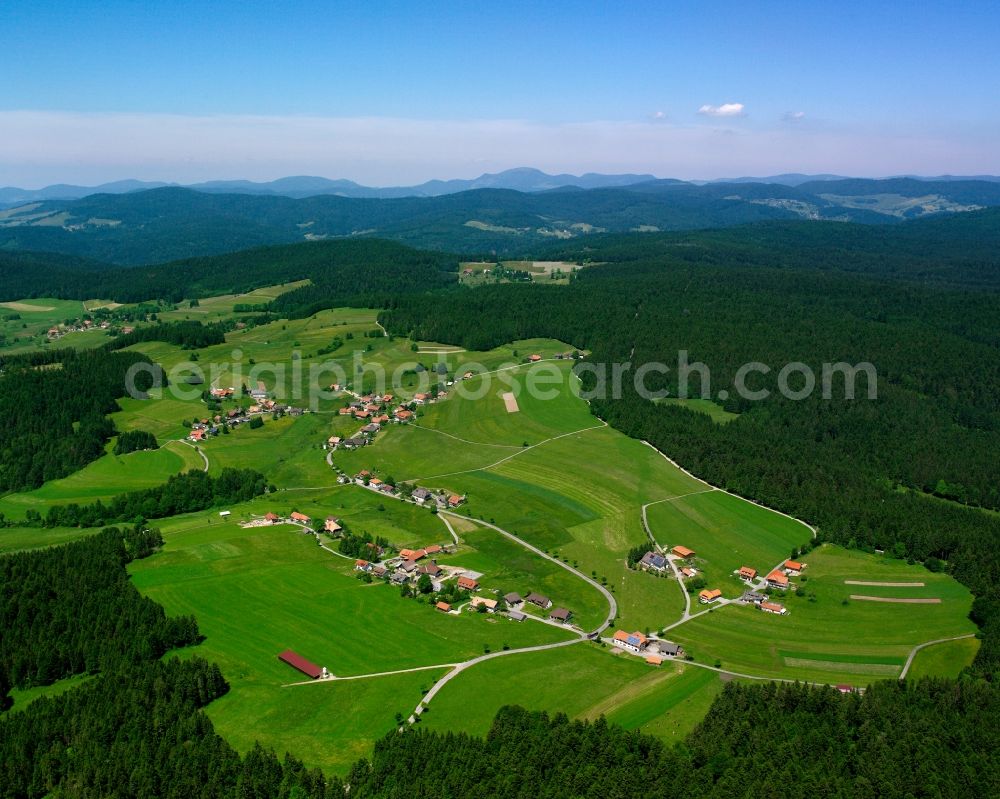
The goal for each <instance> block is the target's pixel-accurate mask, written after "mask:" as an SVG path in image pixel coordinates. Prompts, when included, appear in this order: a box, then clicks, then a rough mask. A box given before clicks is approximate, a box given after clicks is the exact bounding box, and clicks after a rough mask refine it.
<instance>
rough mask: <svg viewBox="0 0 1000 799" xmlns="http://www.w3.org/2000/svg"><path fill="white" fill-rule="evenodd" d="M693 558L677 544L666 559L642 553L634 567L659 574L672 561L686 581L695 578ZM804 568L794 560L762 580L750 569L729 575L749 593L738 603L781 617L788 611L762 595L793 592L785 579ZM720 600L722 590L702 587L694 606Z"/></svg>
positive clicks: (660, 555) (663, 556)
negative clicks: (743, 584)
mask: <svg viewBox="0 0 1000 799" xmlns="http://www.w3.org/2000/svg"><path fill="white" fill-rule="evenodd" d="M695 555H696V553H695V551H694V550H693V549H689V548H688V547H686V546H683V545H681V544H677V545H676V546H674V547H672V548H671V550H670V552H669V553H668V554H666V555H664V554H662V553H660V552H654V551H652V550H650V551H648V552H646V553H645V554H644V555H643V556H642V558H641V559H640V560H639V561H638V562H637V563H636V566H637V567H638V568H640V569H643V570H645V571H649V572H653V573H660V574H662V573H664V572H666V571H667V570H668V569H670V568H671V560H672V561H674V566H675V567H676V569H677V572H678V573H679V574H680V576H681V578H682V579H689V578H692V577H695V576H696V575H697V574H698V570H697V569H696V568H695V567H694V566H693V565H692V564H691V561H692V560H693V559H694V557H695ZM804 568H805V564H804V563H800V562H799V561H796V560H786V561H785V562H784V563H783V564H782V565H781V566H779V567H778V568H776V569H774V570H772V571H771V572H769V573H768V574H767V575H766V576H765V577H761V576H760V575H759V573H758V571H757V569H755V568H754V567H752V566H741V567H740V568H739V569H737V570H736V571H734V572H733V574H734V575H735V576H736V577H737V578H739V579H740V580H741V581H743V582H744V583H746V584H747V586H749V589H750V590H748V591H746V592H744V594H743V596H742V597H741V598H740V601H742V602H744V603H746V604H752V605H755V606H757V607H758V608H759V609H760V610H761V611H763V612H765V613H774V614H776V615H779V616H784V615H785V614H787V613H788V609H787V608H785V607H784V606H783V605H781V604H778V603H777V602H772V601H770V600H769V598H768V595H767V594H766V593H765V592H766V591H767V590H768V589H771V590H776V591H787V590H789V589H790V588H793V586H792V584H791V582H790V579H789V578H791V577H797V576H798V575H799V574H801V573H802V570H803V569H804ZM696 587H697V586H696ZM692 590H693V589H692ZM720 600H723V595H722V590H721V589H719V588H708V587H706V588H703V589H701V590H699V591H698V602H699V603H701V604H702V605H710V604H712V603H713V602H718V601H720Z"/></svg>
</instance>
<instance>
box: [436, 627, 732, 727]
mask: <svg viewBox="0 0 1000 799" xmlns="http://www.w3.org/2000/svg"><path fill="white" fill-rule="evenodd" d="M722 686H723V682H722V680H721V679H720V677H719V675H718V674H716V673H715V672H712V671H708V670H707V669H699V668H696V667H685V666H684V665H682V664H679V663H671V662H665V663H664V664H663V665H662V666H659V667H654V666H650V665H648V664H646V663H645V662H644V660H642V659H641V658H634V657H630V656H628V655H621V654H614V653H613V651H612V650H610V649H603V648H601V647H599V646H597V645H595V644H590V643H581V644H580V645H578V646H570V647H564V648H562V649H554V650H549V651H544V652H531V653H527V654H523V655H513V656H511V657H500V658H495V659H493V660H488V661H486V662H484V663H481V664H479V665H477V666H474V667H472V668H470V669H467V670H466V671H464V672H462V673H461V674H459V675H458V676H457V677H455V678H454V679H453V680H451V681H450V682H449V683H448V684H447V685H446V686H445V687H444V688H443V689H442V690H441V692H440V693H439V694H438V695H437V696H436V697H435V698H434V701H433V702H432V703H431V705H430V710H429V711H428V712H425V713H424V715H423V717H422V723H423V724H424V725H425V726H427V727H429V728H430V729H437V730H442V731H443V730H455V731H464V732H468V733H470V734H472V735H485V734H486V732H488V730H489V728H490V724H491V722H492V721H493V717H494V716H495V715H496V712H497V710H499V709H500V708H501V707H503V706H504V705H512V704H513V705H521V706H522V707H526V708H528V709H530V710H545V711H548V712H549V713H566V714H567V715H569V716H570V717H572V718H581V719H596V718H598V717H600V716H604V717H605V718H607V720H608V721H610V722H612V723H615V724H621V725H622V726H624V727H626V728H628V729H640V728H641V729H642V731H643V732H646V733H649V734H652V735H656V736H657V737H660V738H663V739H664V740H668V741H679V740H682V739H683V737H684V736H685V735H686V734H687V733H689V732H690V731H691V730H692V729H693V728H694V726H695V725H696V724H697V723H698V722H699V721H701V719H702V717H703V716H704V715H705V712H706V711H707V710H708V706H709V705H710V704H711V702H712V700H713V699H714V698H715V696H716V694H718V693H719V691H721V690H722Z"/></svg>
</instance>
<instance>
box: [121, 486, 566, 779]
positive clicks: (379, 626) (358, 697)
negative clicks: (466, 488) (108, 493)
mask: <svg viewBox="0 0 1000 799" xmlns="http://www.w3.org/2000/svg"><path fill="white" fill-rule="evenodd" d="M339 493H340V494H342V495H344V496H350V495H352V494H353V495H356V496H357V497H361V499H360V500H359V502H360V507H357V508H354V509H353V510H354V511H355V512H354V513H353V514H352V513H344V514H343V517H344V518H345V519H347V520H348V524H350V525H352V526H355V527H360V526H361V525H362V524H363V525H364V526H366V527H370V528H371V530H372V532H374V533H378V534H385V535H386V536H387V537H390V538H397V537H398V536H397V534H396V532H395V531H399V530H403V529H406V528H408V527H409V526H410V525H411V524H412V523H413V522H414V520H416V521H417V522H418V523H420V519H421V518H422V519H423V521H425V522H426V523H432V522H433V523H435V524H440V523H439V522H438V521H437V520H436V519H433V518H432V517H431V515H430V514H429V513H426V512H425V513H424V514H422V517H414V516H411V515H410V513H411V511H413V510H414V509H409V508H406V507H404V506H402V505H399V506H397V505H396V504H395V503H393V505H392V506H387V507H386V510H384V511H377V510H375V511H374V512H371V509H370V508H369V507H366V504H365V501H366V499H367V498H366V497H364V495H365V494H367V493H368V492H365V491H363V490H362V489H357V488H353V489H352V488H347V489H342V490H341V491H340V492H339ZM330 496H331V499H330V500H329V501H328V507H329V506H330V505H332V504H333V503H334V502H335V500H334V499H333V497H334V496H335V493H334V492H331V495H330ZM267 500H270V502H268V501H267ZM282 501H286V502H287V497H284V496H281V497H277V498H265V499H262V500H257V501H255V502H254V503H249V504H248V506H247V507H239V508H234V509H233V513H234V517H236V518H239V517H240V516H241V515H242V514H243V513H245V512H247V511H249V510H254V511H257V512H259V511H261V510H263V509H264V508H266V507H280V506H281V502H282ZM162 528H163V531H164V536H165V537H166V539H167V546H166V548H165V551H164V552H163V553H161V554H158V555H155V556H154V557H152V558H149V559H147V560H145V561H142V562H139V563H136V564H133V566H132V571H133V575H134V579H135V583H136V585H137V587H138V588H139V589H140V590H141V591H143V592H144V593H146V594H147V595H149V596H151V597H152V598H154V599H155V600H157V601H158V602H160V603H161V604H163V605H164V606H165V607H166V609H167V611H168V612H169V613H172V614H177V613H194V614H195V615H196V616H197V617H198V619H199V623H200V626H201V629H202V632H203V633H204V634H205V635H206V641H205V643H204V644H202V645H201V646H199V647H197V648H196V649H195V650H191V651H197V652H199V653H200V654H202V655H204V656H206V657H208V658H211V659H213V660H215V661H217V662H218V663H219V664H220V666H221V667H222V669H223V673H224V674H225V675H226V677H227V679H228V680H230V682H231V683H232V685H233V690H232V693H231V694H230V695H229V696H228V697H227V698H226V699H225V700H223V701H222V702H220V703H216V704H213V705H212V707H211V708H210V710H209V712H210V715H211V716H212V717H213V719H214V720H215V721H216V723H217V724H218V726H219V729H220V732H222V734H224V735H226V736H227V737H228V738H230V740H232V741H233V742H234V743H236V744H237V745H238V746H247V745H249V744H250V743H252V740H253V738H254V737H260V739H261V740H263V741H265V742H267V743H269V744H271V745H273V746H275V747H276V748H279V749H282V750H283V749H285V748H288V749H291V750H292V751H295V752H297V753H298V754H299V755H301V756H304V757H306V758H307V760H308V761H309V762H311V763H314V764H316V765H322V766H325V767H330V768H335V769H338V770H339V769H344V768H346V767H347V765H349V763H350V761H351V760H353V759H355V758H356V757H357V756H358V752H359V751H361V750H365V749H366V748H367V746H368V745H370V742H371V741H372V740H374V738H376V737H378V736H379V735H381V734H383V733H384V732H385V731H386V730H387V729H388V726H387V725H389V726H391V723H392V717H393V714H394V713H395V712H396V711H400V712H403V711H405V712H409V711H410V710H412V709H413V707H414V706H415V705H416V703H417V701H418V700H419V688H420V687H421V686H424V687H429V686H430V684H431V683H432V682H433V679H434V673H433V672H418V673H415V674H413V675H408V676H406V677H401V678H398V679H397V678H376V680H375V682H374V683H372V684H367V683H364V682H363V681H357V682H355V681H352V682H349V683H342V684H335V683H330V684H324V685H310V686H303V687H297V688H283V687H282V686H283V685H285V684H287V683H292V682H298V681H300V678H301V675H298V674H297V673H296V672H295V671H294V670H292V669H291V668H290V667H288V666H286V665H284V664H282V663H280V662H279V661H278V660H277V659H276V655H277V653H278V652H280V651H281V650H282V649H285V648H293V649H295V650H296V651H298V652H300V653H301V654H303V655H304V656H305V657H307V658H309V659H311V660H313V661H314V662H316V663H319V664H321V665H325V666H327V667H328V668H329V669H330V670H331V671H333V672H334V673H335V674H339V675H350V674H366V673H371V672H379V671H390V670H395V669H405V668H412V667H415V666H425V665H434V664H439V663H453V662H456V661H459V660H464V659H467V658H469V657H473V656H475V655H478V654H481V653H482V652H483V651H484V646H489V647H490V648H492V649H494V650H497V649H500V648H501V647H502V646H503V645H504V644H509V645H510V646H521V645H533V644H538V643H543V642H546V641H554V640H561V639H562V637H563V634H562V633H560V632H559V631H558V630H555V629H553V628H551V627H548V626H543V625H540V624H520V625H518V624H516V623H514V622H509V621H506V620H502V619H499V618H496V617H493V616H490V617H484V616H481V615H479V614H462V615H461V616H458V617H454V616H445V615H443V614H440V613H437V612H436V611H434V610H433V609H432V608H431V607H430V606H429V605H426V604H421V603H418V602H416V601H414V600H406V599H402V598H401V597H400V596H399V593H398V591H397V590H396V589H394V588H391V587H389V586H385V585H382V584H372V585H365V584H364V583H361V582H360V581H358V580H356V579H355V578H354V576H353V572H352V563H351V562H350V561H349V560H345V559H342V558H339V557H337V556H335V555H332V554H330V553H329V552H326V551H324V550H322V549H320V548H319V547H317V546H316V544H315V542H314V540H313V539H312V538H310V537H308V536H303V535H302V534H301V533H299V532H298V530H297V528H294V527H291V526H285V525H282V526H276V527H270V528H259V529H248V530H244V529H242V528H240V527H239V526H238V524H236V523H235V522H222V521H220V520H219V519H218V517H217V516H216V515H215V514H214V513H205V514H196V515H192V516H189V517H180V518H178V519H175V520H170V521H168V522H166V523H164V524H163V526H162ZM442 529H443V528H442ZM419 537H420V536H417V538H419ZM428 537H429V536H428ZM437 538H438V539H439V540H440V536H438V537H437ZM411 542H412V541H407V542H405V543H411ZM386 680H389V682H386ZM393 681H395V682H393ZM383 685H389V686H392V685H396V686H397V687H398V688H399V694H398V695H396V694H383V693H382V692H381V691H380V690H379V689H380V688H381V687H382V686H383ZM345 697H350V701H349V702H348V704H349V705H350V706H352V707H354V708H356V709H357V713H356V714H352V715H351V716H350V718H349V719H348V720H347V723H346V726H345V725H341V724H340V723H339V722H338V723H334V722H333V721H332V719H339V718H340V717H341V715H342V714H343V706H344V703H345ZM366 697H367V699H366ZM411 700H412V701H411ZM262 717H263V718H265V719H271V720H274V721H276V722H277V721H278V720H280V723H277V724H276V725H274V726H270V725H266V724H261V723H260V721H259V720H260V719H261V718H262ZM324 719H325V723H324ZM348 740H354V741H355V743H354V744H353V745H352V746H351V747H347V748H345V747H343V746H342V744H344V743H345V742H346V741H348ZM358 747H360V749H359V748H358Z"/></svg>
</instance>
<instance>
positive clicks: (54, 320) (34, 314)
mask: <svg viewBox="0 0 1000 799" xmlns="http://www.w3.org/2000/svg"><path fill="white" fill-rule="evenodd" d="M82 313H83V303H82V302H80V301H79V300H56V299H52V298H48V297H41V298H38V299H30V300H20V301H18V302H2V303H0V349H3V350H4V351H5V352H8V353H14V352H32V351H35V350H40V349H45V348H49V347H51V348H57V347H59V348H62V347H77V346H88V345H89V346H96V344H91V343H90V342H91V340H92V339H93V340H96V341H106V340H107V336H106V335H105V333H104V331H103V330H100V331H90V332H85V333H70V334H69V335H67V336H64V337H62V338H61V339H59V340H58V341H57V342H55V343H51V344H50V343H49V341H48V336H47V333H48V329H49V328H50V327H52V326H54V325H58V324H61V323H62V322H64V321H66V320H67V319H76V318H77V317H79V316H80V315H81V314H82ZM95 334H96V336H95Z"/></svg>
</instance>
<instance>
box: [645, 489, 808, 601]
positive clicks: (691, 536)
mask: <svg viewBox="0 0 1000 799" xmlns="http://www.w3.org/2000/svg"><path fill="white" fill-rule="evenodd" d="M705 488H706V487H705V486H703V487H702V489H701V490H702V491H703V493H698V494H691V495H689V496H682V497H679V498H678V499H673V500H669V501H667V502H660V503H658V504H656V505H650V506H649V508H647V509H646V518H647V520H648V522H649V528H650V531H651V532H652V534H653V536H654V537H655V538H656V540H657V542H659V544H660V545H661V546H664V547H666V548H667V549H670V548H671V547H673V546H676V545H678V544H681V545H683V546H686V547H688V548H689V549H693V550H694V551H695V553H696V554H695V558H694V561H693V565H694V566H695V567H696V568H698V569H699V570H700V571H701V572H702V574H703V576H704V577H705V579H706V580H707V581H708V584H709V587H710V588H718V589H720V590H721V591H722V593H723V595H725V596H727V597H738V596H740V594H742V593H743V591H744V590H746V584H745V583H743V582H742V581H741V580H740V579H739V578H738V577H736V576H735V575H733V572H734V571H737V570H738V569H739V568H740V567H741V566H751V567H753V568H755V569H757V571H758V572H759V573H760V574H761V575H765V574H767V573H768V572H769V571H771V569H773V568H774V567H775V566H777V565H778V564H780V563H782V562H783V561H784V560H786V559H787V558H789V557H791V554H792V549H793V548H795V547H798V546H801V545H802V544H805V543H807V542H808V541H809V539H810V538H811V537H812V531H811V530H810V529H809V528H808V527H806V526H805V525H804V524H802V523H801V522H798V521H796V520H794V519H790V518H788V517H787V516H782V515H781V514H778V513H775V512H774V511H771V510H768V509H767V508H764V507H762V506H760V505H756V504H754V503H752V502H747V501H746V500H743V499H740V498H739V497H734V496H732V495H730V494H727V493H725V492H723V491H711V490H709V491H707V492H706V491H705Z"/></svg>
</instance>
